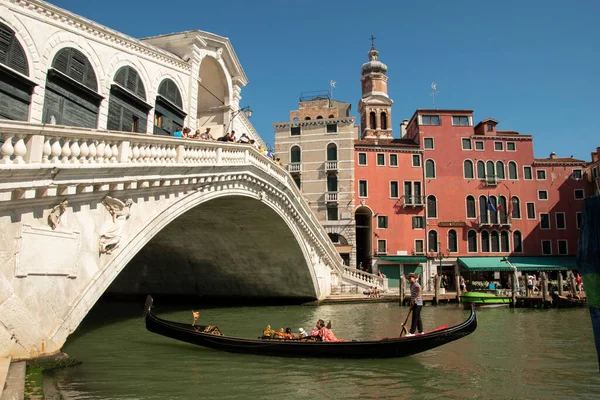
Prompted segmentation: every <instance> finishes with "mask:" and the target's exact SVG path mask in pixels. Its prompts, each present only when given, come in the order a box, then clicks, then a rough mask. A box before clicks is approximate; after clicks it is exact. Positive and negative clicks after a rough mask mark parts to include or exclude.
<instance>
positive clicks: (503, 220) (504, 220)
mask: <svg viewBox="0 0 600 400" xmlns="http://www.w3.org/2000/svg"><path fill="white" fill-rule="evenodd" d="M479 225H480V226H498V227H502V226H511V225H512V222H511V220H510V217H509V216H508V215H498V214H497V213H494V212H492V211H490V215H489V216H485V217H479Z"/></svg>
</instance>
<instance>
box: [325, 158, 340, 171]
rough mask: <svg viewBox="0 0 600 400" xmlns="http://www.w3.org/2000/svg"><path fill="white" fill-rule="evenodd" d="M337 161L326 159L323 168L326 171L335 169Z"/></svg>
mask: <svg viewBox="0 0 600 400" xmlns="http://www.w3.org/2000/svg"><path fill="white" fill-rule="evenodd" d="M337 169H338V162H337V160H336V161H326V162H325V170H326V171H337Z"/></svg>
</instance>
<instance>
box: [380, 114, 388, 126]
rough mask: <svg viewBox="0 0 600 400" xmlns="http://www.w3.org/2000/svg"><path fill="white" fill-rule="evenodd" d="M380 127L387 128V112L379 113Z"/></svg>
mask: <svg viewBox="0 0 600 400" xmlns="http://www.w3.org/2000/svg"><path fill="white" fill-rule="evenodd" d="M380 118H381V129H387V114H386V113H385V112H382V113H381V117H380Z"/></svg>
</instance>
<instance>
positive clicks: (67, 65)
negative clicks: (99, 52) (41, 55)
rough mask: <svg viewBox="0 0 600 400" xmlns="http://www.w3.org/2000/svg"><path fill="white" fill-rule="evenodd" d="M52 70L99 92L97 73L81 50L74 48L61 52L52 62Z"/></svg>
mask: <svg viewBox="0 0 600 400" xmlns="http://www.w3.org/2000/svg"><path fill="white" fill-rule="evenodd" d="M52 68H54V69H56V70H58V71H60V72H62V73H63V74H65V75H67V76H68V77H70V78H72V79H74V80H75V81H77V82H79V83H81V84H82V85H84V86H85V87H87V88H89V89H91V90H93V91H94V92H97V91H98V82H97V81H96V73H95V72H94V69H93V68H92V65H91V64H90V62H89V60H88V59H87V57H86V56H85V55H84V54H83V53H82V52H80V51H79V50H77V49H74V48H72V47H68V48H66V49H62V50H60V51H59V52H58V53H57V54H56V56H55V57H54V60H53V61H52Z"/></svg>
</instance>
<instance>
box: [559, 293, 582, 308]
mask: <svg viewBox="0 0 600 400" xmlns="http://www.w3.org/2000/svg"><path fill="white" fill-rule="evenodd" d="M552 305H553V306H554V307H561V308H566V307H584V306H586V305H587V299H586V298H585V297H584V298H580V299H576V298H573V297H567V296H560V295H559V294H558V293H552Z"/></svg>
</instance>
